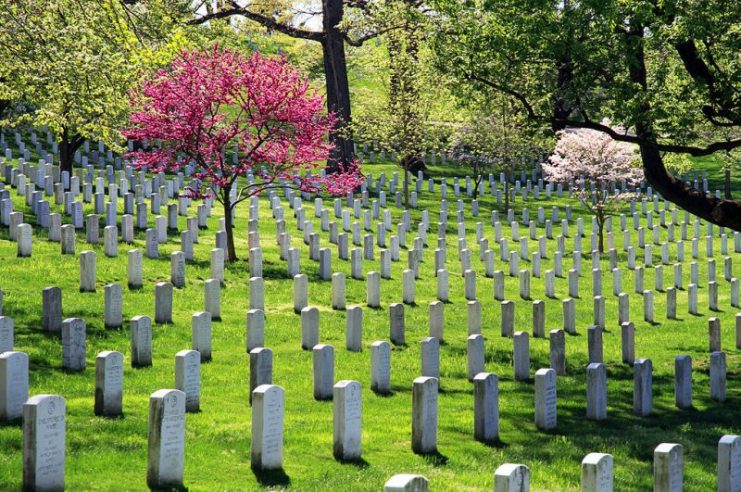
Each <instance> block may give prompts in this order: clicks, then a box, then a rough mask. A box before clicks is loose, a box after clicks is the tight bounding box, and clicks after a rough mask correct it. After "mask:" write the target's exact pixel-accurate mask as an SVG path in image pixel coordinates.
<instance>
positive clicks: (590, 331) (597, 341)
mask: <svg viewBox="0 0 741 492" xmlns="http://www.w3.org/2000/svg"><path fill="white" fill-rule="evenodd" d="M587 348H588V354H589V359H588V360H589V363H593V362H596V363H602V362H603V356H602V328H600V327H599V326H590V327H589V328H587Z"/></svg>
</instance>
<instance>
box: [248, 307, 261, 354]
mask: <svg viewBox="0 0 741 492" xmlns="http://www.w3.org/2000/svg"><path fill="white" fill-rule="evenodd" d="M246 338H247V352H250V351H251V350H252V349H254V348H257V347H263V346H264V345H265V313H264V312H263V310H262V309H250V310H249V311H247V337H246Z"/></svg>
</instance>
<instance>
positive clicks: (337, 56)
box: [322, 0, 355, 172]
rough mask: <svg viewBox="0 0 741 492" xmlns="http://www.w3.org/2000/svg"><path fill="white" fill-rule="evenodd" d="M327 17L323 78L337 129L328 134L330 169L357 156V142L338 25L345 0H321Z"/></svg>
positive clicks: (343, 41)
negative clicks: (351, 124)
mask: <svg viewBox="0 0 741 492" xmlns="http://www.w3.org/2000/svg"><path fill="white" fill-rule="evenodd" d="M322 11H323V18H324V33H325V35H324V39H323V40H322V55H323V58H324V77H325V80H326V86H327V109H328V110H329V111H331V112H333V113H334V114H335V115H336V116H337V118H338V122H337V128H336V129H335V131H333V132H331V133H330V134H329V141H330V143H332V144H334V148H333V149H332V152H331V153H330V158H329V160H328V161H327V172H337V171H339V167H340V165H341V164H342V165H345V164H348V163H350V162H352V161H353V160H354V159H355V148H354V147H355V144H354V142H353V139H352V131H351V129H350V122H351V121H352V120H351V116H350V85H349V84H348V81H347V61H346V60H345V40H344V38H343V34H342V32H341V31H340V30H339V29H338V28H337V25H338V24H339V23H340V21H341V20H342V15H343V6H342V0H322Z"/></svg>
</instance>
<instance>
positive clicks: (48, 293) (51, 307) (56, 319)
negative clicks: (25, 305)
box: [41, 287, 62, 332]
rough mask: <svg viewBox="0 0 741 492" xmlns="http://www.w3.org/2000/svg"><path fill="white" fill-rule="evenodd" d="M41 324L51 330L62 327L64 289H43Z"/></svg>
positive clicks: (55, 330) (58, 329)
mask: <svg viewBox="0 0 741 492" xmlns="http://www.w3.org/2000/svg"><path fill="white" fill-rule="evenodd" d="M41 326H42V327H43V328H44V329H45V330H46V331H50V332H58V331H60V330H61V329H62V289H60V288H59V287H46V288H45V289H44V290H43V291H41Z"/></svg>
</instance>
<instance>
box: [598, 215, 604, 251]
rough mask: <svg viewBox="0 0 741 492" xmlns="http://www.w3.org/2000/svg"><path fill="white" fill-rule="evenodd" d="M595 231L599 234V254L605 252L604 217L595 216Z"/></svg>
mask: <svg viewBox="0 0 741 492" xmlns="http://www.w3.org/2000/svg"><path fill="white" fill-rule="evenodd" d="M596 218H597V231H598V232H599V252H600V254H602V253H604V252H605V234H604V233H605V218H604V216H602V215H600V214H597V216H596Z"/></svg>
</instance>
